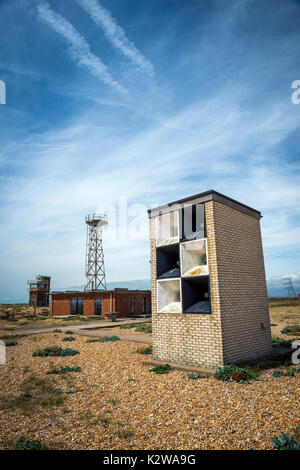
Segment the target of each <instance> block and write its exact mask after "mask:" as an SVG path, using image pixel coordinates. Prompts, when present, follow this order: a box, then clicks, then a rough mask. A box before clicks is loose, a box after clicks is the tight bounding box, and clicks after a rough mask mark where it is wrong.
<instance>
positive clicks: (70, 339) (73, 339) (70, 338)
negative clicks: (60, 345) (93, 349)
mask: <svg viewBox="0 0 300 470" xmlns="http://www.w3.org/2000/svg"><path fill="white" fill-rule="evenodd" d="M62 341H76V338H75V337H74V336H66V337H65V338H63V339H62Z"/></svg>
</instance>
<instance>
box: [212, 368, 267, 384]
mask: <svg viewBox="0 0 300 470" xmlns="http://www.w3.org/2000/svg"><path fill="white" fill-rule="evenodd" d="M215 376H216V378H217V379H219V380H223V382H227V381H229V380H230V381H234V382H240V383H249V380H256V379H257V378H258V377H259V370H258V369H257V368H256V369H253V368H250V367H239V366H235V365H227V366H224V367H218V369H217V370H216V374H215Z"/></svg>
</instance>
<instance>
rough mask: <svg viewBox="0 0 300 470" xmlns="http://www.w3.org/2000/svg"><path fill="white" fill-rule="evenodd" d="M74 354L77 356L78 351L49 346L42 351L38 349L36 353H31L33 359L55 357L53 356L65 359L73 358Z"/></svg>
mask: <svg viewBox="0 0 300 470" xmlns="http://www.w3.org/2000/svg"><path fill="white" fill-rule="evenodd" d="M76 354H79V351H77V350H76V349H70V348H66V349H63V348H59V347H57V346H50V347H49V348H44V349H38V350H37V351H34V352H33V354H32V355H33V356H34V357H37V356H39V357H47V356H50V357H55V356H60V357H65V356H75V355H76Z"/></svg>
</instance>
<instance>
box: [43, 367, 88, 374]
mask: <svg viewBox="0 0 300 470" xmlns="http://www.w3.org/2000/svg"><path fill="white" fill-rule="evenodd" d="M80 371H81V367H73V366H64V367H63V366H61V367H59V368H57V369H52V370H49V371H48V372H47V374H66V373H68V372H80Z"/></svg>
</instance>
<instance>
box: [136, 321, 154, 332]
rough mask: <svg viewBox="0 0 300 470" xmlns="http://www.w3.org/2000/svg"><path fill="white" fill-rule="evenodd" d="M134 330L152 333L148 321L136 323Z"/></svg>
mask: <svg viewBox="0 0 300 470" xmlns="http://www.w3.org/2000/svg"><path fill="white" fill-rule="evenodd" d="M135 331H136V332H138V333H148V334H151V333H152V327H151V325H149V324H148V323H139V324H138V325H136V327H135Z"/></svg>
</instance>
